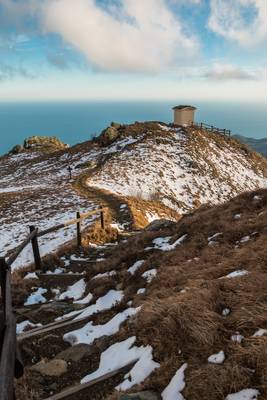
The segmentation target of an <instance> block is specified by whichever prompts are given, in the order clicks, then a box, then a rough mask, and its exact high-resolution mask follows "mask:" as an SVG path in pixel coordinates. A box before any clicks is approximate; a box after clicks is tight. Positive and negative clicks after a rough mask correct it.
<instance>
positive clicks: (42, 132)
mask: <svg viewBox="0 0 267 400" xmlns="http://www.w3.org/2000/svg"><path fill="white" fill-rule="evenodd" d="M177 104H191V105H194V106H196V107H197V109H198V110H197V113H196V122H205V123H208V124H211V125H214V126H217V127H219V128H222V129H230V130H231V131H232V134H234V135H242V136H246V137H250V138H254V139H260V138H266V137H267V120H266V117H265V114H266V106H267V104H264V103H261V102H259V103H255V102H253V103H252V102H251V103H249V102H245V101H244V102H243V101H242V102H237V101H235V102H233V101H231V102H229V101H228V102H227V101H224V100H223V101H216V102H215V101H193V100H191V101H190V100H183V99H180V100H179V101H176V102H175V101H174V100H164V101H158V100H154V101H148V100H146V101H143V100H142V101H138V100H127V101H121V100H116V101H105V100H94V101H75V102H71V101H53V102H51V101H49V102H48V101H40V102H35V103H34V102H28V101H27V102H0V132H1V142H0V155H3V154H5V153H7V152H8V151H10V150H11V149H12V148H13V147H14V146H15V145H17V144H23V141H24V139H26V138H27V137H30V136H34V135H36V136H56V137H58V138H59V139H60V140H62V141H63V142H64V143H67V144H69V145H74V144H76V143H81V142H84V141H87V140H90V139H92V138H93V137H95V136H98V135H99V134H100V133H101V131H102V130H103V129H104V128H105V127H107V126H108V125H109V124H110V123H111V122H112V121H114V122H118V123H122V124H129V123H133V122H135V121H162V122H166V123H170V122H172V119H173V114H172V107H173V106H175V105H177Z"/></svg>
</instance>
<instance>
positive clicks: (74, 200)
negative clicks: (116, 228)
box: [0, 150, 97, 268]
mask: <svg viewBox="0 0 267 400" xmlns="http://www.w3.org/2000/svg"><path fill="white" fill-rule="evenodd" d="M96 155H97V152H96V151H95V150H91V151H88V152H83V153H81V152H77V153H73V154H72V153H70V154H68V153H65V154H63V155H61V156H56V155H50V156H49V157H48V156H46V155H43V156H42V157H40V154H39V153H22V154H19V155H12V156H9V157H7V158H3V159H0V237H1V246H0V256H5V255H6V254H8V253H10V251H12V249H14V248H15V247H16V246H18V245H19V244H20V243H21V242H22V240H23V239H24V238H25V237H26V236H27V235H28V233H29V225H33V226H36V227H38V229H39V230H44V229H47V228H49V227H52V226H55V225H58V224H61V223H63V222H65V221H67V220H69V219H72V218H75V217H76V212H77V211H82V212H84V211H88V210H91V209H94V208H96V205H95V204H93V203H92V202H91V201H88V200H87V199H85V198H83V197H81V196H80V195H78V194H77V193H76V192H75V191H74V190H73V188H72V186H71V183H70V182H69V172H68V170H67V167H68V165H71V166H72V168H73V171H72V174H73V177H75V176H77V175H78V174H80V173H81V170H80V169H75V168H74V167H75V166H77V165H78V164H81V163H84V162H88V161H90V160H94V157H96ZM94 218H95V217H91V218H89V219H88V220H85V222H83V224H84V225H89V224H91V223H92V221H93V220H94ZM75 235H76V227H75V226H70V227H68V228H65V229H62V230H59V231H57V232H54V233H52V234H49V235H46V236H44V237H41V238H40V239H39V244H40V252H41V256H44V255H46V254H49V253H51V252H53V251H55V250H57V249H58V247H59V246H61V245H62V244H64V243H66V242H68V241H70V240H72V239H73V238H74V237H75ZM32 262H33V255H32V250H31V246H27V247H26V248H25V250H24V251H23V253H22V254H21V255H20V257H19V258H18V259H17V261H16V262H15V263H14V264H13V268H19V267H22V266H25V265H27V264H29V263H32Z"/></svg>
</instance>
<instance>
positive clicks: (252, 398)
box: [225, 389, 260, 400]
mask: <svg viewBox="0 0 267 400" xmlns="http://www.w3.org/2000/svg"><path fill="white" fill-rule="evenodd" d="M259 395H260V392H259V391H258V390H256V389H244V390H241V391H240V392H237V393H232V394H228V396H227V397H226V398H225V400H256V399H257V398H258V396H259Z"/></svg>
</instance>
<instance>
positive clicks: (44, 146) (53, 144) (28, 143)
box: [23, 136, 69, 152]
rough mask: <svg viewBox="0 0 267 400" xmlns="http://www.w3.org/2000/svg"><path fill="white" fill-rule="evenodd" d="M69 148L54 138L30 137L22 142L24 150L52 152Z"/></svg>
mask: <svg viewBox="0 0 267 400" xmlns="http://www.w3.org/2000/svg"><path fill="white" fill-rule="evenodd" d="M68 147H69V146H68V145H67V144H65V143H63V142H61V140H59V139H58V138H56V137H54V136H51V137H50V136H31V137H29V138H27V139H25V140H24V144H23V148H24V149H25V150H33V151H44V152H53V151H58V150H63V149H66V148H68Z"/></svg>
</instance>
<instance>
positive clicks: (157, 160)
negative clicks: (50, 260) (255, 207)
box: [88, 125, 267, 212]
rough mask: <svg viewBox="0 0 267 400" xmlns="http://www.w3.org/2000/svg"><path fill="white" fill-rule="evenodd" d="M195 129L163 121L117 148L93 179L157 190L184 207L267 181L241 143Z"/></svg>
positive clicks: (149, 194)
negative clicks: (220, 140) (187, 130)
mask: <svg viewBox="0 0 267 400" xmlns="http://www.w3.org/2000/svg"><path fill="white" fill-rule="evenodd" d="M193 135H194V132H192V136H191V134H190V133H187V134H184V133H183V132H182V130H179V129H171V128H167V127H162V126H161V125H159V126H158V131H157V132H156V133H155V135H154V136H153V135H152V134H151V135H148V136H147V137H146V138H145V139H144V138H143V136H140V138H139V141H136V142H135V143H134V144H133V145H132V146H130V147H126V148H125V149H124V151H121V152H117V153H115V154H114V155H113V156H112V157H111V158H110V159H109V161H108V162H107V163H106V164H105V165H104V166H103V168H102V169H101V171H99V172H98V173H97V174H96V175H95V176H94V177H93V178H92V179H89V180H88V185H89V186H90V185H91V186H97V187H99V188H104V189H107V190H110V191H112V192H114V193H117V194H121V195H126V196H137V197H142V198H144V199H151V198H152V199H153V198H154V197H155V196H156V197H157V198H160V199H161V200H162V201H163V202H164V203H165V204H166V205H167V206H170V207H171V208H175V209H176V210H177V211H180V212H186V211H187V210H190V209H192V208H194V207H195V205H196V203H199V202H200V203H201V204H203V203H213V204H217V203H219V202H224V201H226V200H229V198H230V197H233V196H235V195H237V194H238V193H240V192H243V191H248V190H253V189H256V188H263V187H266V186H267V179H266V177H264V176H263V173H262V172H261V170H260V169H259V168H258V167H257V165H256V163H255V162H254V161H253V159H252V158H250V157H249V156H248V155H247V154H245V152H242V151H241V150H240V148H239V147H238V146H233V145H231V144H230V143H228V142H226V141H225V143H223V144H220V146H219V145H218V144H217V142H216V135H215V134H214V135H213V136H212V135H209V136H207V135H205V134H203V133H202V132H201V131H200V132H197V135H198V137H197V136H193ZM196 137H197V139H196Z"/></svg>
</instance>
